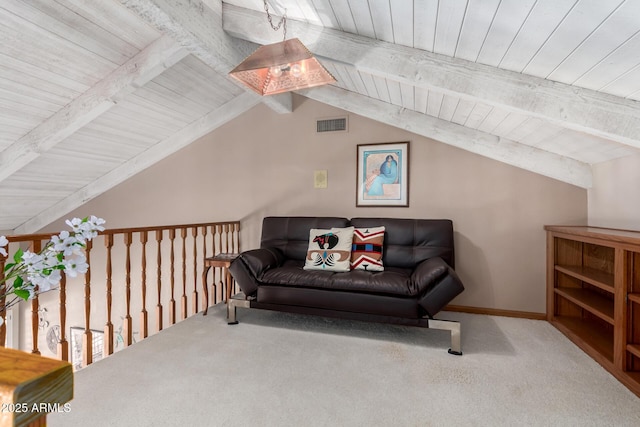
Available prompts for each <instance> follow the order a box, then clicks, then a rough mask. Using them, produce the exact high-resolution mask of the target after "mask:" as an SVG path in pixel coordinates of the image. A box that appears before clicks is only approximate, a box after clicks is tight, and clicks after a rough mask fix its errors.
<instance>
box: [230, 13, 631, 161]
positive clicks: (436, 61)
mask: <svg viewBox="0 0 640 427" xmlns="http://www.w3.org/2000/svg"><path fill="white" fill-rule="evenodd" d="M222 11H223V15H224V19H223V23H224V30H225V31H226V32H227V33H229V34H230V35H232V36H234V37H237V38H241V39H243V40H247V41H251V42H254V43H259V44H270V43H275V42H278V41H280V38H281V34H280V33H277V32H275V31H273V30H272V29H271V27H270V26H269V25H268V24H267V21H266V15H265V14H264V13H261V12H256V11H252V10H249V9H246V8H241V7H237V6H234V5H231V4H227V3H225V4H224V5H223V8H222ZM287 35H288V37H297V38H299V39H300V40H301V41H302V43H304V44H305V45H306V46H307V47H308V48H309V49H310V50H311V51H312V52H313V53H314V54H316V55H318V56H321V57H326V58H330V59H331V60H333V61H336V62H341V63H344V64H347V65H351V66H353V67H355V68H356V69H358V70H360V71H364V72H367V73H371V74H374V75H376V76H380V77H384V78H387V79H390V80H394V81H398V82H401V83H404V84H408V85H412V86H416V87H419V88H424V89H433V90H437V91H439V92H442V93H444V94H450V95H455V96H457V97H460V98H462V99H468V100H473V101H476V102H482V103H486V104H490V105H492V106H496V107H500V108H502V109H506V110H507V111H512V112H518V113H524V114H527V115H530V116H534V117H539V118H542V119H544V120H547V121H549V122H551V123H553V124H556V125H560V126H563V127H565V128H568V129H572V130H576V131H580V132H585V133H588V134H592V135H596V136H599V137H602V138H607V139H610V140H612V141H616V142H619V143H622V144H626V145H630V146H633V147H636V148H640V114H638V111H640V102H638V101H633V100H629V99H625V98H621V97H617V96H613V95H609V94H605V93H601V92H596V91H593V90H589V89H583V88H580V87H576V86H571V85H567V84H564V83H558V82H553V81H550V80H545V79H542V78H537V77H532V76H527V75H524V74H521V73H516V72H512V71H508V70H502V69H499V68H495V67H490V66H487V65H483V64H478V63H474V62H470V61H465V60H462V59H457V58H451V57H448V56H444V55H438V54H434V53H431V52H427V51H424V50H420V49H414V48H410V47H406V46H402V45H397V44H392V43H387V42H384V41H378V40H374V39H371V38H367V37H362V36H358V35H354V34H350V33H346V32H341V31H337V30H333V29H329V28H323V27H320V26H315V25H312V24H307V23H303V22H300V21H295V20H292V19H289V20H287Z"/></svg>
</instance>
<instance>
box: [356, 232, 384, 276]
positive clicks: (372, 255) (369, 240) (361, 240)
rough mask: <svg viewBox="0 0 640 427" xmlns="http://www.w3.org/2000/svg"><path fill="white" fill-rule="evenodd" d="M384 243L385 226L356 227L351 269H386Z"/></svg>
mask: <svg viewBox="0 0 640 427" xmlns="http://www.w3.org/2000/svg"><path fill="white" fill-rule="evenodd" d="M383 244H384V227H370V228H356V229H355V230H354V232H353V245H352V246H351V269H352V270H367V271H384V265H382V246H383Z"/></svg>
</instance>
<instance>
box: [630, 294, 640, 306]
mask: <svg viewBox="0 0 640 427" xmlns="http://www.w3.org/2000/svg"><path fill="white" fill-rule="evenodd" d="M627 296H628V297H629V301H632V302H635V303H637V304H640V294H635V293H634V294H628V295H627Z"/></svg>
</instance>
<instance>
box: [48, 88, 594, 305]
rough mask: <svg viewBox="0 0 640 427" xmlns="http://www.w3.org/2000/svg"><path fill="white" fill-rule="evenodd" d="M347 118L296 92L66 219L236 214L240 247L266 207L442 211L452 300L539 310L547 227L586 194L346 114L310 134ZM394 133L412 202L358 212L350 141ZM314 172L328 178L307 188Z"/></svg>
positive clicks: (168, 219) (270, 210) (579, 205)
mask: <svg viewBox="0 0 640 427" xmlns="http://www.w3.org/2000/svg"><path fill="white" fill-rule="evenodd" d="M343 114H345V112H343V111H341V110H338V109H335V108H332V107H329V106H326V105H323V104H320V103H317V102H314V101H311V100H308V99H306V98H302V97H296V98H295V112H294V113H293V114H289V115H286V114H285V115H278V114H275V113H273V112H272V111H271V110H269V109H268V108H266V107H264V106H257V107H255V108H253V109H252V110H250V111H249V112H247V113H246V114H244V115H243V116H241V117H240V118H238V119H236V120H234V121H232V122H230V123H228V124H226V125H225V126H223V127H221V128H220V129H218V130H217V131H215V132H213V133H211V134H209V135H207V136H206V137H204V138H202V139H200V140H199V141H197V142H195V143H193V144H191V145H190V146H189V147H187V148H185V149H183V150H181V151H179V152H178V153H176V154H174V155H173V156H171V157H169V158H167V159H165V160H163V161H162V162H160V163H158V164H156V165H155V166H153V167H151V168H149V169H147V170H145V171H144V172H141V173H140V174H138V175H136V176H134V177H133V178H131V179H129V180H127V181H126V182H124V183H122V184H121V185H119V186H117V187H115V188H113V189H112V190H110V191H109V192H107V193H105V194H103V195H102V196H100V197H98V198H96V199H94V200H92V201H90V202H88V203H87V204H86V205H85V206H83V207H82V208H81V209H78V210H77V211H76V212H73V213H70V214H69V215H67V216H65V218H67V217H72V216H83V215H87V214H96V215H99V216H101V217H103V218H105V219H106V220H107V221H108V226H109V227H110V228H114V227H126V226H144V225H160V224H179V223H193V222H207V221H219V220H235V219H241V220H242V221H243V233H242V239H243V246H244V248H245V249H248V248H252V247H255V246H257V244H258V241H259V233H260V221H261V219H262V218H263V217H264V216H265V215H336V216H345V217H354V216H389V217H406V218H450V219H452V220H453V221H454V228H455V232H456V236H455V239H456V251H457V252H456V262H457V266H456V267H457V268H456V269H457V271H458V272H459V274H460V276H461V278H462V280H463V281H464V283H465V286H466V291H465V292H464V293H463V294H462V295H460V296H459V297H458V298H457V299H456V300H455V301H454V303H455V304H460V305H468V306H475V307H485V308H495V309H505V310H520V311H529V312H544V311H545V273H544V272H545V234H544V231H543V225H544V224H549V223H555V224H584V223H585V222H586V220H587V192H586V190H583V189H580V188H577V187H574V186H571V185H569V184H564V183H561V182H559V181H555V180H553V179H550V178H545V177H543V176H540V175H537V174H534V173H530V172H527V171H524V170H522V169H518V168H514V167H511V166H508V165H505V164H503V163H500V162H496V161H493V160H490V159H487V158H484V157H481V156H477V155H474V154H471V153H469V152H466V151H463V150H460V149H457V148H453V147H450V146H447V145H445V144H442V143H438V142H435V141H433V140H430V139H428V138H424V137H420V136H417V135H414V134H412V133H410V132H407V131H404V130H402V129H398V128H394V127H390V126H387V125H384V124H380V123H377V122H374V121H371V120H368V119H365V118H363V117H359V116H356V115H353V114H349V132H348V133H331V134H320V135H318V134H316V133H315V121H316V119H317V118H322V117H334V116H340V115H343ZM395 141H411V164H410V179H411V185H410V190H411V193H410V207H409V208H356V207H355V182H356V176H355V166H356V159H355V157H356V145H357V144H360V143H374V142H395ZM322 169H326V170H328V178H329V179H328V181H329V186H328V188H327V189H314V188H313V172H314V170H322ZM60 223H61V221H59V222H57V223H56V224H52V225H51V226H50V227H48V228H51V229H53V230H57V229H59V226H60Z"/></svg>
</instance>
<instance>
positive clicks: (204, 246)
mask: <svg viewBox="0 0 640 427" xmlns="http://www.w3.org/2000/svg"><path fill="white" fill-rule="evenodd" d="M206 256H207V226H206V225H205V226H204V227H202V257H203V258H204V257H206ZM206 274H207V269H206V268H205V266H204V264H203V266H202V285H203V286H204V284H205V283H206V280H205V277H204V276H205V275H206ZM203 289H204V288H203ZM202 305H203V308H202V309H203V310H207V309H208V308H209V305H210V302H209V289H204V295H203V296H202Z"/></svg>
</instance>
